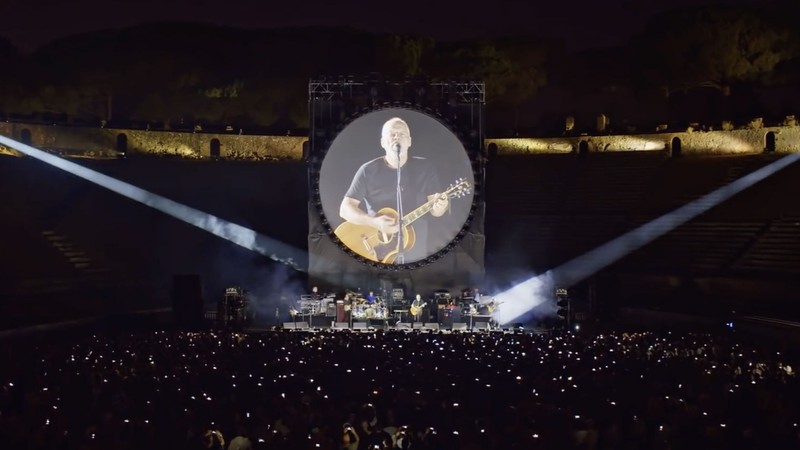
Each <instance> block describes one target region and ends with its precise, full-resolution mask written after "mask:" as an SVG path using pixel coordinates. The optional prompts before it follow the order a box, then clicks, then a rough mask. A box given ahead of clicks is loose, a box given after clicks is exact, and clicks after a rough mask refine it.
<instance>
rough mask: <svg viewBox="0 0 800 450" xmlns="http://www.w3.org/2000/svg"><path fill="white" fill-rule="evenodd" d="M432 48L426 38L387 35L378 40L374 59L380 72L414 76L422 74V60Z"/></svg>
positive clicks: (432, 43)
mask: <svg viewBox="0 0 800 450" xmlns="http://www.w3.org/2000/svg"><path fill="white" fill-rule="evenodd" d="M433 48H434V41H433V39H431V38H428V37H420V36H410V35H396V34H394V35H387V36H383V37H382V38H381V39H379V40H378V43H377V45H376V58H375V59H376V62H377V66H378V67H379V68H380V69H381V72H384V73H387V74H391V75H399V76H416V75H421V74H423V73H424V68H423V60H424V58H425V57H426V56H427V54H428V52H430V51H431V50H432V49H433Z"/></svg>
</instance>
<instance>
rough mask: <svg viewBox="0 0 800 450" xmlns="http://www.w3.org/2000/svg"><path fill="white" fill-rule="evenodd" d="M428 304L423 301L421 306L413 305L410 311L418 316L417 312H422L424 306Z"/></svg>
mask: <svg viewBox="0 0 800 450" xmlns="http://www.w3.org/2000/svg"><path fill="white" fill-rule="evenodd" d="M427 304H428V303H423V304H421V305H419V306H414V305H411V308H409V311H410V312H411V315H412V316H416V315H417V314H419V313H421V312H422V308H424V307H425V306H426V305H427Z"/></svg>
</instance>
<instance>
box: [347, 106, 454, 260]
mask: <svg viewBox="0 0 800 450" xmlns="http://www.w3.org/2000/svg"><path fill="white" fill-rule="evenodd" d="M381 147H383V150H384V152H385V155H383V156H381V157H378V158H375V159H373V160H370V161H368V162H366V163H365V164H363V165H362V166H361V167H360V168H359V169H358V171H357V172H356V174H355V176H354V177H353V181H352V183H351V184H350V189H348V190H347V193H345V195H344V198H343V199H342V203H341V205H340V206H339V215H340V216H341V218H342V219H344V220H346V221H347V222H350V223H352V224H355V225H367V226H370V227H372V228H375V229H376V230H378V231H379V232H381V233H385V234H386V235H390V236H391V235H394V234H397V232H398V231H399V223H398V221H397V220H395V218H393V217H390V216H387V215H383V214H381V215H378V213H377V212H378V211H380V210H381V209H383V208H391V209H393V210H396V209H397V206H398V205H397V201H398V199H397V168H398V166H399V167H400V168H401V177H400V192H401V199H400V201H401V204H402V209H403V214H408V213H409V212H411V211H413V210H414V209H416V208H418V207H420V206H422V205H423V204H425V203H426V202H434V203H433V207H432V209H431V211H430V214H431V215H432V216H433V217H441V216H442V215H444V213H445V212H446V211H447V209H448V206H449V200H448V197H447V195H442V192H443V191H444V190H445V189H444V186H442V185H441V184H440V182H439V178H438V176H437V174H436V170H435V169H434V168H433V167H431V165H430V163H429V162H428V161H427V160H426V159H425V158H423V157H420V156H412V157H409V155H408V149H409V147H411V131H410V129H409V127H408V124H407V123H406V122H405V121H404V120H403V119H401V118H399V117H394V118H391V119H389V120H388V121H386V123H384V124H383V128H382V129H381ZM414 232H415V235H416V239H415V240H416V244H415V245H414V246H413V247H411V248H410V249H408V250H407V251H406V253H405V258H404V261H405V262H413V261H419V260H421V259H423V258H425V257H426V256H428V254H427V248H426V247H427V240H428V229H427V223H426V220H425V218H424V217H423V218H422V219H420V220H417V221H415V222H414ZM407 244H408V243H406V245H407Z"/></svg>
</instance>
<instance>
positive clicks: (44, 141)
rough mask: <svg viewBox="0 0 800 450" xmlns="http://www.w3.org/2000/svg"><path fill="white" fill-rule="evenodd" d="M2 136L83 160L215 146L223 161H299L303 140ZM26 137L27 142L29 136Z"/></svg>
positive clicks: (10, 127) (0, 129)
mask: <svg viewBox="0 0 800 450" xmlns="http://www.w3.org/2000/svg"><path fill="white" fill-rule="evenodd" d="M0 134H3V135H5V136H9V137H11V138H12V139H16V140H19V141H26V140H27V141H28V142H30V144H31V145H33V146H34V147H37V148H44V149H48V150H56V151H59V152H63V153H66V154H82V155H84V156H96V157H102V156H116V155H117V154H118V152H119V151H121V150H124V151H125V152H126V153H131V154H134V153H144V154H157V155H165V156H166V155H174V156H183V157H188V158H207V157H210V156H211V153H212V148H218V150H219V155H218V156H220V157H235V158H246V159H260V158H277V159H295V160H299V159H301V158H302V156H303V142H304V141H306V139H307V138H306V137H303V136H247V135H236V134H211V133H181V132H171V131H150V130H127V129H114V128H91V127H64V126H48V125H39V124H22V123H0ZM26 136H27V138H26Z"/></svg>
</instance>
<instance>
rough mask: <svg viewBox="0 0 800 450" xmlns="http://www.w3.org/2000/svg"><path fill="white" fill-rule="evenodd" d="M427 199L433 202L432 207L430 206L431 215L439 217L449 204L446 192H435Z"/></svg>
mask: <svg viewBox="0 0 800 450" xmlns="http://www.w3.org/2000/svg"><path fill="white" fill-rule="evenodd" d="M428 201H429V202H433V207H432V208H431V215H432V216H433V217H441V216H442V215H444V213H445V212H446V211H447V207H448V206H450V199H449V198H448V197H447V194H440V193H436V194H433V195H429V196H428Z"/></svg>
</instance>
